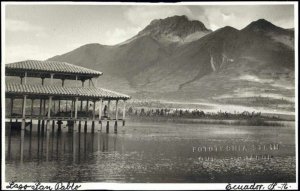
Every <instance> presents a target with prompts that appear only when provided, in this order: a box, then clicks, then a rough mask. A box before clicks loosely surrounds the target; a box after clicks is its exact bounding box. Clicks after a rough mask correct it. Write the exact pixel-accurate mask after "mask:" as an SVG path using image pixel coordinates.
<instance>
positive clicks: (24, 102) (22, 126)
mask: <svg viewBox="0 0 300 191" xmlns="http://www.w3.org/2000/svg"><path fill="white" fill-rule="evenodd" d="M26 97H27V96H26V95H24V97H23V107H22V125H21V130H24V129H25V117H26Z"/></svg>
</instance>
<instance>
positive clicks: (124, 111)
mask: <svg viewBox="0 0 300 191" xmlns="http://www.w3.org/2000/svg"><path fill="white" fill-rule="evenodd" d="M125 113H126V100H124V105H123V126H125Z"/></svg>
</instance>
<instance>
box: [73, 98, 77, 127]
mask: <svg viewBox="0 0 300 191" xmlns="http://www.w3.org/2000/svg"><path fill="white" fill-rule="evenodd" d="M74 105H75V109H74V110H75V114H74V119H75V120H74V127H73V128H74V129H73V132H75V131H77V108H78V106H77V105H78V97H76V98H75V103H74Z"/></svg>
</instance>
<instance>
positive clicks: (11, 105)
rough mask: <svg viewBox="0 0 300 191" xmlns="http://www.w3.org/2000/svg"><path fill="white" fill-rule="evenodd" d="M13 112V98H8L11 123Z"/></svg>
mask: <svg viewBox="0 0 300 191" xmlns="http://www.w3.org/2000/svg"><path fill="white" fill-rule="evenodd" d="M13 113H14V98H10V123H12V116H13Z"/></svg>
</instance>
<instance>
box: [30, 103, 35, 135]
mask: <svg viewBox="0 0 300 191" xmlns="http://www.w3.org/2000/svg"><path fill="white" fill-rule="evenodd" d="M33 104H34V99H31V113H30V115H31V119H30V131H31V130H32V117H33Z"/></svg>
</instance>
